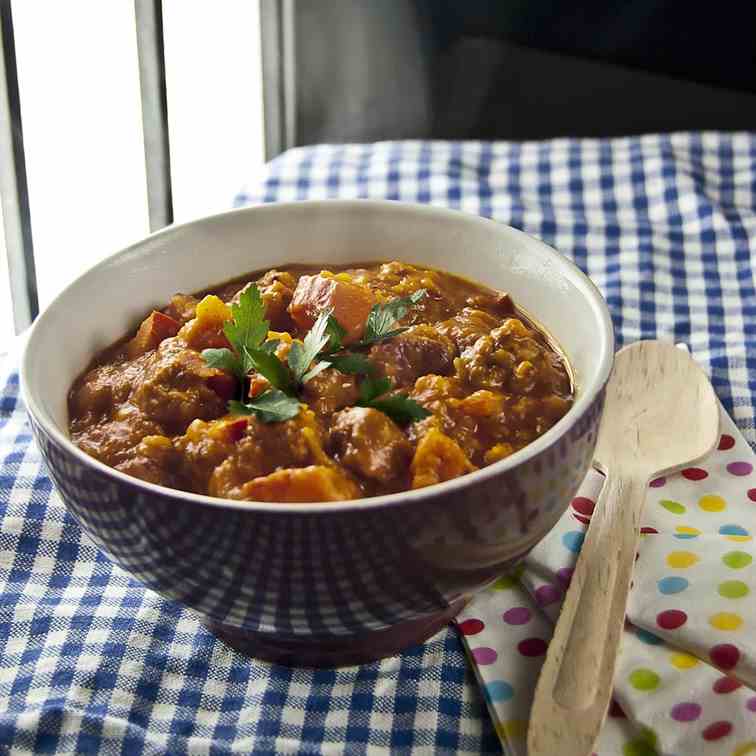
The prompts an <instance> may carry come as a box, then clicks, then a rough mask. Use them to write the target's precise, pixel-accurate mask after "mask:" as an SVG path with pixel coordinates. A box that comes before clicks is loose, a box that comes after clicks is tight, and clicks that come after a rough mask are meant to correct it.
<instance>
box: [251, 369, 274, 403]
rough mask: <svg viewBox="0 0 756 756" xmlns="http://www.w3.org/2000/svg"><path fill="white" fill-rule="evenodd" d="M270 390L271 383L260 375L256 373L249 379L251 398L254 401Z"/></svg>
mask: <svg viewBox="0 0 756 756" xmlns="http://www.w3.org/2000/svg"><path fill="white" fill-rule="evenodd" d="M269 388H270V383H269V382H268V380H267V379H266V378H263V377H262V376H261V375H260V374H259V373H255V374H254V375H252V376H250V379H249V398H250V399H254V398H255V397H258V396H260V394H262V392H263V391H266V390H267V389H269Z"/></svg>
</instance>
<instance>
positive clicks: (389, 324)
mask: <svg viewBox="0 0 756 756" xmlns="http://www.w3.org/2000/svg"><path fill="white" fill-rule="evenodd" d="M425 295H426V291H425V289H418V290H417V291H416V292H414V293H413V294H410V295H409V296H408V297H399V298H398V299H392V300H391V301H390V302H386V303H385V304H376V305H373V307H372V308H371V310H370V314H369V315H368V318H367V321H366V322H365V334H364V336H363V337H362V341H360V344H362V345H365V346H367V345H368V344H375V343H377V342H379V341H385V340H386V339H391V338H393V337H394V336H398V335H399V334H400V333H404V332H405V331H406V330H407V328H406V327H403V328H395V326H396V324H397V323H398V322H399V321H400V320H401V319H402V318H403V317H404V316H405V315H406V314H407V313H408V312H409V311H410V309H411V308H412V306H413V305H416V304H417V303H418V302H419V301H420V300H421V299H422V298H423V297H424V296H425Z"/></svg>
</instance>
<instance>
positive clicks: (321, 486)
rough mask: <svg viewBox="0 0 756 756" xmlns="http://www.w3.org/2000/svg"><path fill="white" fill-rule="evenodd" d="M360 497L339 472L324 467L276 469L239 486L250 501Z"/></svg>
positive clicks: (334, 499)
mask: <svg viewBox="0 0 756 756" xmlns="http://www.w3.org/2000/svg"><path fill="white" fill-rule="evenodd" d="M358 496H360V490H359V488H358V487H357V485H356V484H355V483H354V482H353V481H351V480H350V479H349V478H347V477H346V475H344V474H343V473H342V472H341V471H340V470H338V469H335V468H333V467H326V466H324V465H310V466H309V467H294V468H287V469H284V470H276V472H274V473H271V474H270V475H265V476H263V477H260V478H255V479H254V480H250V481H248V482H247V483H245V484H244V485H243V486H242V498H244V499H248V500H250V501H276V502H297V501H299V502H302V501H344V500H345V499H354V498H356V497H358Z"/></svg>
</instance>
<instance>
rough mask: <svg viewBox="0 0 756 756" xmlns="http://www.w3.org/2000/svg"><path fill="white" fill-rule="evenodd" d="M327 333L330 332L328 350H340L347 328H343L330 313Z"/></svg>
mask: <svg viewBox="0 0 756 756" xmlns="http://www.w3.org/2000/svg"><path fill="white" fill-rule="evenodd" d="M326 333H327V334H328V338H329V341H328V347H327V349H326V350H325V351H327V352H338V351H339V349H341V344H342V342H343V341H344V336H346V328H343V327H342V325H341V323H339V321H338V320H336V318H334V317H333V315H331V313H330V312H329V313H328V322H327V323H326Z"/></svg>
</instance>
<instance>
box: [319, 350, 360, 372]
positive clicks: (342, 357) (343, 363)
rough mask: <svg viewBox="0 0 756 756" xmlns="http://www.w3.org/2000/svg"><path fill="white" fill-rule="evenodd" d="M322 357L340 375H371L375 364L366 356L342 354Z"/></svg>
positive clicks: (353, 353)
mask: <svg viewBox="0 0 756 756" xmlns="http://www.w3.org/2000/svg"><path fill="white" fill-rule="evenodd" d="M321 357H322V359H323V360H325V361H326V362H327V363H328V364H330V365H331V366H332V367H335V368H336V370H338V371H339V372H340V373H348V374H351V375H360V374H362V375H370V374H371V373H372V372H373V364H372V363H371V362H370V360H369V359H368V358H367V357H366V356H365V355H364V354H357V353H356V352H342V353H341V354H326V355H321Z"/></svg>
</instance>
